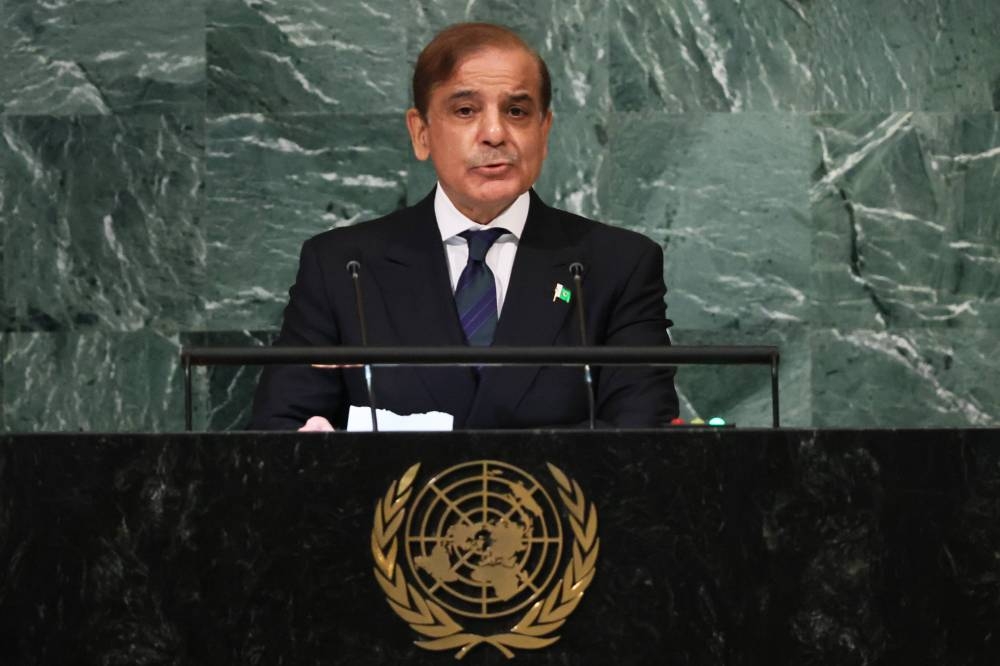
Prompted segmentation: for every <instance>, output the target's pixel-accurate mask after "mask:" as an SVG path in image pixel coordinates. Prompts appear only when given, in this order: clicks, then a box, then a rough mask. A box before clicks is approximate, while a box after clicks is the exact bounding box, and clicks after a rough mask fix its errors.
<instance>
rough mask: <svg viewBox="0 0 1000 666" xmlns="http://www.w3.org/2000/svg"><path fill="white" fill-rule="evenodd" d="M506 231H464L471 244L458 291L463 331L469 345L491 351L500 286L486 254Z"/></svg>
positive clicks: (463, 235)
mask: <svg viewBox="0 0 1000 666" xmlns="http://www.w3.org/2000/svg"><path fill="white" fill-rule="evenodd" d="M506 233H509V232H508V231H507V230H506V229H500V228H496V229H485V230H483V231H473V230H472V229H469V230H468V231H463V232H462V233H460V234H459V236H461V237H462V238H464V239H465V240H466V241H467V242H468V243H469V261H468V263H466V264H465V269H464V270H463V271H462V275H461V276H459V278H458V286H456V287H455V305H456V307H457V308H458V316H459V318H460V319H461V320H462V330H463V331H465V340H466V342H467V343H468V344H469V345H472V346H477V347H488V346H489V345H491V344H493V334H494V333H495V332H496V330H497V286H496V281H495V279H494V277H493V271H491V270H490V267H489V266H487V265H486V253H487V252H488V251H489V249H490V246H492V245H493V243H495V242H496V240H497V238H499V237H500V236H503V235H504V234H506Z"/></svg>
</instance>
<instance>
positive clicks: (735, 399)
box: [667, 293, 813, 428]
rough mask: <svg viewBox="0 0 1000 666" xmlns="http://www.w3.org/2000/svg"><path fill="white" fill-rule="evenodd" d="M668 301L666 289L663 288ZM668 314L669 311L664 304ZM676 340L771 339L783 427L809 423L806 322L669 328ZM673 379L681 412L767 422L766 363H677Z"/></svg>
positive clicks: (755, 424)
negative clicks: (778, 358)
mask: <svg viewBox="0 0 1000 666" xmlns="http://www.w3.org/2000/svg"><path fill="white" fill-rule="evenodd" d="M667 302H668V304H669V302H670V294H669V293H668V294H667ZM668 314H670V312H669V310H668ZM670 335H671V340H672V341H673V343H674V344H676V345H775V346H777V347H778V348H779V349H780V352H781V362H780V364H779V366H778V381H779V390H780V399H779V412H780V416H781V425H782V426H783V427H801V426H803V425H805V424H809V423H812V416H813V409H812V396H811V389H812V366H813V358H812V349H811V346H810V344H809V342H810V338H809V328H808V327H807V326H804V325H801V324H797V323H787V322H780V323H765V324H760V325H756V326H753V327H750V328H745V329H742V328H741V329H739V330H718V329H703V330H698V329H691V328H688V327H685V326H682V325H678V326H677V327H675V328H674V329H672V330H671V334H670ZM675 384H676V386H677V394H678V397H679V398H680V401H681V418H683V419H685V420H686V421H689V422H690V421H691V419H693V418H695V417H698V418H701V419H703V420H705V421H707V420H708V419H710V418H712V417H713V416H721V417H722V418H724V419H725V420H726V422H727V423H732V424H736V426H737V427H740V428H748V427H749V428H769V427H771V369H770V366H765V365H748V366H720V365H682V366H680V367H678V369H677V377H676V381H675Z"/></svg>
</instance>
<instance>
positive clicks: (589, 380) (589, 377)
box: [573, 270, 595, 430]
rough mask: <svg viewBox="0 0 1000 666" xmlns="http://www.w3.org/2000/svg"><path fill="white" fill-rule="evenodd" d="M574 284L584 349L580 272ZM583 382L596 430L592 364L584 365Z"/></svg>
mask: <svg viewBox="0 0 1000 666" xmlns="http://www.w3.org/2000/svg"><path fill="white" fill-rule="evenodd" d="M573 282H574V283H575V284H576V295H577V299H576V314H577V317H576V318H577V321H579V322H580V344H581V345H583V346H584V347H586V346H587V325H586V323H585V322H586V319H585V318H584V316H585V315H584V311H583V278H582V277H581V276H580V271H579V270H576V271H573ZM583 381H584V383H585V384H586V386H587V406H588V408H589V409H588V413H589V415H590V429H591V430H593V429H594V427H595V426H594V411H595V408H594V377H593V374H591V372H590V364H589V363H584V364H583Z"/></svg>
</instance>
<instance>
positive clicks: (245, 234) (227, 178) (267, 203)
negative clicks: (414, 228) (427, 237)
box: [204, 114, 426, 330]
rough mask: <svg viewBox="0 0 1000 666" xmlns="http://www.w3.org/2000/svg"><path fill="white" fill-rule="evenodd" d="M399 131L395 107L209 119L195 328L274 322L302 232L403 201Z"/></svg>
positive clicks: (404, 149)
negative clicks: (201, 323)
mask: <svg viewBox="0 0 1000 666" xmlns="http://www.w3.org/2000/svg"><path fill="white" fill-rule="evenodd" d="M407 137H408V134H407V132H406V127H405V124H404V122H403V119H402V117H401V114H393V115H352V116H345V115H339V114H338V115H332V114H296V115H280V116H267V115H260V114H238V115H225V116H217V117H213V118H212V119H211V120H210V121H209V123H208V137H207V142H208V157H207V171H208V176H207V178H208V186H207V222H206V224H205V241H206V246H207V252H206V259H205V260H206V263H207V266H208V267H209V270H210V271H211V275H212V279H211V281H210V283H209V284H207V285H206V291H205V293H204V298H205V300H206V304H205V318H206V321H205V326H206V327H208V328H209V329H212V330H232V329H237V330H238V329H240V328H243V327H249V328H277V327H278V326H279V325H280V323H281V310H282V308H283V307H284V305H285V303H286V302H287V300H288V287H289V286H290V285H291V284H292V282H293V281H294V279H295V270H296V267H297V265H298V255H299V249H300V248H301V245H302V242H303V241H304V240H305V239H307V238H309V237H311V236H314V235H316V234H318V233H320V232H322V231H326V230H327V229H330V228H333V227H337V226H343V225H347V224H351V223H354V222H358V221H361V220H366V219H371V218H373V217H378V216H380V215H385V214H386V213H389V212H391V211H392V210H394V209H395V208H397V207H399V206H401V205H403V203H404V202H406V200H407V198H408V190H407V173H408V172H407V169H406V164H407V160H408V159H409V157H408V155H409V154H410V148H409V139H408V138H407ZM425 193H426V192H421V193H419V195H418V198H422V197H423V195H424V194H425Z"/></svg>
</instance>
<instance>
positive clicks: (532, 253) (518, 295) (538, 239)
mask: <svg viewBox="0 0 1000 666" xmlns="http://www.w3.org/2000/svg"><path fill="white" fill-rule="evenodd" d="M574 261H581V262H586V258H585V257H583V255H582V250H581V248H579V247H578V246H577V244H576V240H575V239H573V238H571V237H570V236H569V235H568V234H567V233H566V232H565V230H564V229H563V228H562V226H561V225H560V223H559V218H558V216H556V215H555V214H554V213H553V211H552V209H551V208H549V207H548V206H546V205H545V204H544V203H542V201H541V199H539V198H538V196H537V195H536V194H535V193H534V191H532V192H531V207H530V208H529V210H528V220H527V222H526V223H525V227H524V233H523V234H522V237H521V239H520V241H519V242H518V245H517V255H516V257H515V259H514V267H513V270H512V272H511V277H510V284H509V286H508V288H507V294H506V296H505V297H504V304H503V311H502V312H501V315H500V320H499V322H498V324H497V331H496V335H495V337H494V340H493V345H494V346H495V347H507V346H509V347H524V346H546V345H551V344H553V343H554V342H555V338H556V335H557V334H558V333H559V330H560V329H561V328H562V326H563V324H564V322H565V321H566V318H567V317H568V316H570V315H571V312H572V309H573V307H574V306H575V303H572V302H570V303H566V302H564V301H561V300H558V299H556V300H553V292H554V290H555V286H556V284H557V283H561V284H563V285H564V286H566V287H567V288H569V289H571V290H572V284H571V283H572V277H571V275H570V273H569V264H571V263H572V262H574ZM539 369H540V368H538V367H537V366H536V367H523V368H518V369H516V370H512V369H509V368H508V369H499V368H484V369H483V372H482V376H481V378H480V384H479V391H478V392H477V394H476V400H475V402H474V403H473V405H472V407H471V409H470V411H469V420H470V422H475V421H476V417H477V414H478V413H479V412H480V411H489V410H493V409H495V408H497V407H499V411H501V412H503V411H507V410H508V409H509V410H510V413H513V411H514V408H515V407H516V406H517V403H518V402H519V401H520V399H521V397H522V396H523V394H524V392H525V390H526V389H527V388H528V386H529V385H530V384H531V382H532V380H533V379H534V378H535V375H536V374H538V371H539ZM488 421H489V419H487V422H488Z"/></svg>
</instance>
